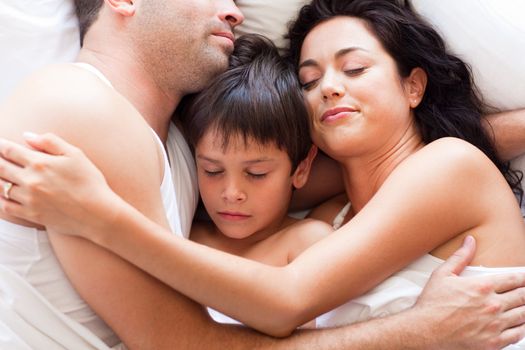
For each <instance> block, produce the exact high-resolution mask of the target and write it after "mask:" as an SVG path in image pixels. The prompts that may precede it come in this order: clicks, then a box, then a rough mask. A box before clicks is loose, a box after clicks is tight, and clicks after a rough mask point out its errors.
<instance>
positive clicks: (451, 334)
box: [414, 237, 525, 350]
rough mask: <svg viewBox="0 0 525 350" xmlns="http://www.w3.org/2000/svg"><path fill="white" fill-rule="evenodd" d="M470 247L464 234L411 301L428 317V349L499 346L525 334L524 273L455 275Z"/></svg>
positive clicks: (480, 349)
mask: <svg viewBox="0 0 525 350" xmlns="http://www.w3.org/2000/svg"><path fill="white" fill-rule="evenodd" d="M474 250H475V242H474V239H473V238H472V237H467V238H466V239H465V242H464V244H463V247H461V248H460V249H459V250H458V251H457V252H456V253H455V254H454V255H453V256H452V257H450V258H449V259H448V260H447V261H446V262H445V263H444V264H443V265H442V266H441V267H440V268H439V269H437V270H436V271H434V273H433V274H432V278H431V279H430V280H429V282H428V283H427V285H426V287H425V289H424V290H423V293H422V294H421V296H420V297H419V299H418V301H417V303H416V306H415V307H414V309H419V311H420V312H422V313H423V315H426V318H425V319H426V320H429V322H430V320H432V321H431V323H432V325H430V328H431V329H429V330H428V333H427V334H428V336H429V339H428V340H429V342H430V346H428V348H429V349H476V350H484V349H487V350H488V349H501V348H503V347H505V346H507V345H510V344H513V343H516V342H518V341H519V340H520V339H521V338H523V336H524V335H525V326H524V325H523V324H524V322H525V306H524V304H525V288H523V287H524V286H525V273H507V274H499V275H489V276H487V275H486V276H476V277H458V274H459V273H461V271H463V269H464V268H465V266H467V265H468V263H469V262H470V261H471V260H472V257H473V256H474ZM438 343H439V344H438Z"/></svg>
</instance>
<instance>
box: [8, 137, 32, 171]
mask: <svg viewBox="0 0 525 350" xmlns="http://www.w3.org/2000/svg"><path fill="white" fill-rule="evenodd" d="M35 154H37V152H35V151H32V150H30V149H29V148H27V147H24V146H22V145H20V144H18V143H16V142H12V141H9V140H6V139H0V155H1V156H2V158H4V159H5V160H8V161H10V162H11V163H14V164H17V165H19V166H21V167H25V166H27V165H28V164H29V162H30V160H31V159H34V157H35Z"/></svg>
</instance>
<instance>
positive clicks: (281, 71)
mask: <svg viewBox="0 0 525 350" xmlns="http://www.w3.org/2000/svg"><path fill="white" fill-rule="evenodd" d="M182 113H183V114H184V116H183V120H184V121H185V132H186V136H187V137H188V139H189V142H190V144H191V145H192V146H193V147H195V146H196V145H197V144H198V143H199V141H200V140H201V138H202V137H203V136H204V134H205V133H206V132H208V131H214V132H217V134H218V135H220V136H222V138H223V140H222V147H223V148H226V147H228V144H229V142H230V138H231V137H237V136H240V137H242V138H243V139H244V142H245V143H246V142H247V141H248V139H249V138H250V139H252V140H254V141H255V142H258V143H260V144H261V145H267V144H270V143H272V144H275V145H276V146H277V147H278V148H279V149H281V150H284V151H286V152H287V153H288V156H289V158H290V161H291V163H292V170H295V168H296V167H297V165H298V164H299V163H300V162H301V161H302V160H303V159H305V158H306V156H307V155H308V151H309V149H310V146H311V140H310V130H309V122H308V113H307V110H306V106H305V104H304V100H303V96H302V92H301V89H300V85H299V82H298V80H297V77H296V75H295V71H294V69H293V67H292V65H291V64H289V63H288V62H287V61H286V60H284V59H283V58H282V57H281V56H280V55H279V53H278V51H277V48H276V47H275V45H274V44H273V43H272V42H271V41H270V40H269V39H267V38H265V37H263V36H260V35H255V34H249V35H245V36H242V37H240V38H239V39H237V40H236V42H235V50H234V52H233V54H232V56H231V57H230V67H229V69H228V70H227V71H226V72H224V73H222V74H221V75H219V76H217V77H216V78H215V79H214V80H213V81H212V82H211V84H210V85H209V87H208V88H206V89H205V90H204V91H202V92H201V93H199V94H198V95H196V96H195V97H194V98H193V99H192V100H191V102H189V104H188V105H187V106H185V108H184V109H183V112H182Z"/></svg>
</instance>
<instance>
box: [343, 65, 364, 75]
mask: <svg viewBox="0 0 525 350" xmlns="http://www.w3.org/2000/svg"><path fill="white" fill-rule="evenodd" d="M365 69H366V67H359V68H352V69H345V70H344V73H345V74H346V75H347V76H349V77H355V76H357V75H359V74H361V73H363V72H364V71H365Z"/></svg>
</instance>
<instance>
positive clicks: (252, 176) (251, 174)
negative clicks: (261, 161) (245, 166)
mask: <svg viewBox="0 0 525 350" xmlns="http://www.w3.org/2000/svg"><path fill="white" fill-rule="evenodd" d="M246 175H248V177H251V178H253V179H256V180H260V179H264V178H265V177H266V175H267V173H262V174H256V173H250V172H247V173H246Z"/></svg>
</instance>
